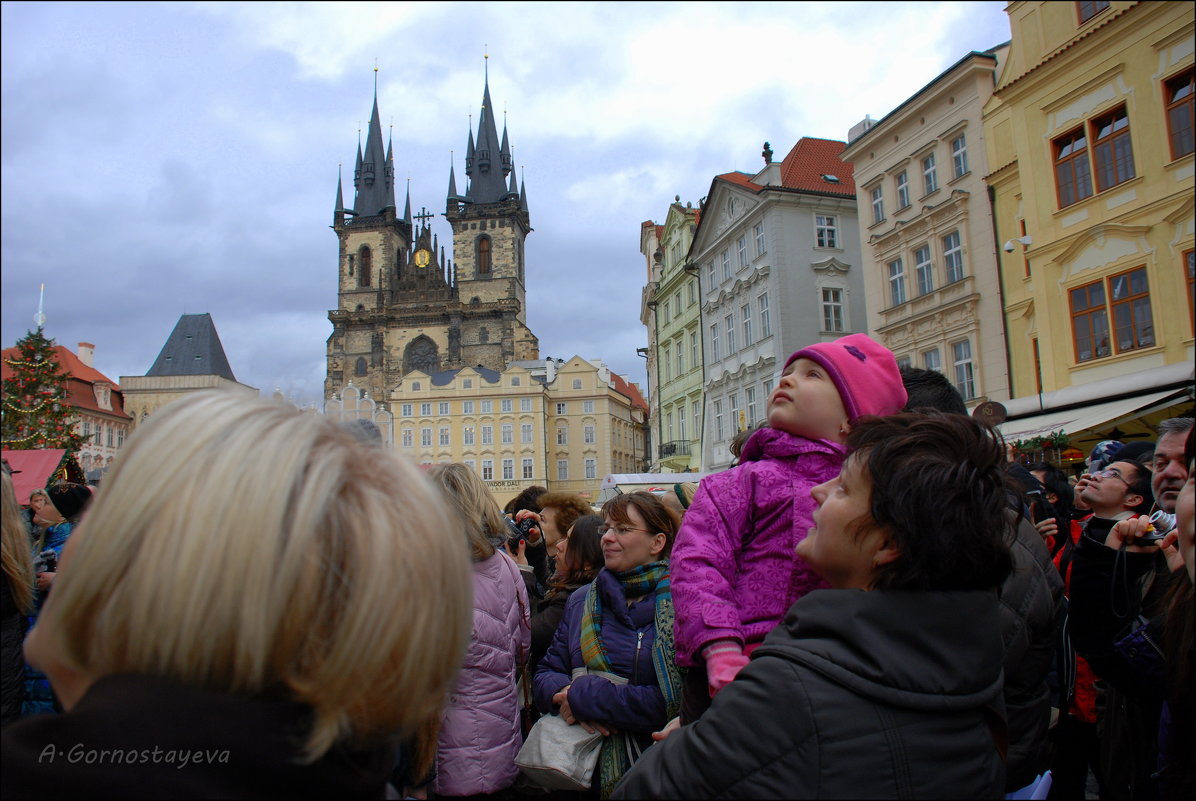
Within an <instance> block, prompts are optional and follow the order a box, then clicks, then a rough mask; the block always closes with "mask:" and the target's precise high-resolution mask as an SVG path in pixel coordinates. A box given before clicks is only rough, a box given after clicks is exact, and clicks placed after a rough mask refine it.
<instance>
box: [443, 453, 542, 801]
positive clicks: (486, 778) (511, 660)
mask: <svg viewBox="0 0 1196 801" xmlns="http://www.w3.org/2000/svg"><path fill="white" fill-rule="evenodd" d="M429 476H430V477H431V479H432V481H433V482H434V483H436V484H438V485H439V486H440V488H441V489H442V490H443V491H444V493H445V497H446V498H449V499H450V500H451V502H452V504H453V505H454V506H455V507H456V509H457V512H458V515H459V518H460V520H461V521H462V522H463V524H464V530H463V531H461V532H460V534H459V535H458V536H459V538H460V539H463V540H464V541H466V542H468V543H469V549H470V552H471V554H472V555H473V635H472V638H471V639H470V643H469V651H468V653H467V654H466V657H465V666H464V667H463V668H462V669H461V673H460V675H459V676H458V678H457V686H456V687H455V688H454V690H453V694H452V696H451V698H450V699H449V706H448V709H447V711H446V712H445V716H444V726H443V728H442V729H441V731H440V738H439V749H438V753H437V758H436V784H435V791H436V795H438V796H467V795H484V794H489V793H495V792H498V791H501V790H505V789H507V788H508V787H510V786H511V785H512V784H514V782H515V779H516V778H517V777H518V775H519V769H518V768H516V767H515V756H516V754H518V753H519V747H520V746H521V745H523V737H522V735H521V734H520V724H519V696H518V693H517V692H516V689H515V678H516V673H517V672H518V670H519V666H520V665H522V664H524V663H525V662H526V661H527V659H528V654H529V653H530V651H531V621H530V618H529V614H530V612H529V609H528V601H527V589H526V588H525V587H524V583H523V579H522V578H521V577H520V575H519V568H518V567H517V566H516V565H515V562H514V561H513V560H512V559H511V558H510V557H509V556H507V555H506V554H505V553H503V552H502V551H500V550H497V549H496V548H495V546H494V540H495V539H498V541H499V542H502V541H503V540H504V539H505V538H506V535H507V525H506V522H505V520H504V518H503V515H502V512H501V511H500V510H499V508H498V505H497V504H496V503H495V502H494V500H493V499H492V498H491V497H490V492H489V491H488V490H487V489H486V485H485V484H483V483H482V480H481V479H480V478H478V475H477V474H476V473H475V472H474V471H473V470H472V469H470V468H469V467H467V466H466V465H463V464H441V465H436V466H435V467H433V468H432V469H431V470H430V471H429Z"/></svg>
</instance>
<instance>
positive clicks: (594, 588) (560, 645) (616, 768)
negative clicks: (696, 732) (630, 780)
mask: <svg viewBox="0 0 1196 801" xmlns="http://www.w3.org/2000/svg"><path fill="white" fill-rule="evenodd" d="M602 517H603V526H602V528H601V529H600V531H601V532H602V557H603V562H604V567H603V569H602V570H600V571H599V572H598V575H597V577H596V578H595V579H594V581H593V582H592V583H591V584H590V585H589V587H588V588H586V589H585V590H584V591H578V592H575V593H573V595H572V596H570V598H569V601H568V603H567V604H566V606H565V615H564V619H563V620H562V622H561V625H560V626H559V627H558V628H557V630H556V635H555V636H554V637H553V641H552V645H550V646H549V648H548V652H547V653H546V654H545V655H544V658H543V659H542V660H540V665H539V667H538V669H537V670H536V675H535V698H536V705H537V706H538V707H539V709H540V711H541V712H542V713H544V714H548V713H557V714H559V715H560V716H561V717H562V718H564V719H565V721H566V722H567V723H569V724H573V725H578V726H581V727H582V728H584V729H585V730H586V731H588V732H593V731H598V732H601V734H602V735H603V737H604V738H605V739H604V741H603V744H602V752H601V756H600V757H599V759H598V767H597V768H596V769H595V771H594V779H593V784H592V786H591V792H592V793H593V794H595V795H599V794H600V795H601V797H603V798H606V797H608V796H609V795H610V792H611V790H613V789H614V786H615V784H617V783H618V781H619V779H620V778H622V776H623V774H624V773H625V772H626V771H627V769H628V768H630V767H631V765H632V763H633V762H634V761H635V760H636V759H638V758H639V755H640V753H641V752H642V751H643V750H644V749H645V748H647V747H648V746H650V745H651V744H652V732H653V731H656V730H658V729H660V728H662V727H663V726H664V725H665V723H666V722H667V721H669V720H670V719H672V718H673V717H675V716H676V715H677V711H678V709H679V707H680V703H681V678H680V675H679V673H678V671H677V666H676V653H675V650H674V647H673V624H674V616H673V601H672V595H671V593H670V591H669V561H668V558H669V552H670V551H671V550H672V547H673V540H674V538H675V537H676V535H677V528H678V520H677V518H676V517H675V516H674V515H673V513H672V512H671V511H669V509H667V508H666V507H665V505H664V504H663V503H662V502H661V501H660V499H659V498H657V497H656V496H654V495H652V494H650V493H646V492H633V493H630V494H626V495H619V496H616V497H615V498H612V499H611V500H609V501H607V502H606V504H605V505H604V506H603V507H602Z"/></svg>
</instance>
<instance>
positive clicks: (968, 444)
mask: <svg viewBox="0 0 1196 801" xmlns="http://www.w3.org/2000/svg"><path fill="white" fill-rule="evenodd" d="M847 446H848V449H849V451H850V452H851V454H850V456H848V458H847V460H846V461H845V462H844V465H843V472H842V473H841V475H840V476H839V477H837V478H835V479H833V480H831V481H828V482H826V483H824V484H819V485H818V486H816V487H814V489H813V490H812V491H811V495H812V496H813V498H814V500H815V501H816V502H817V504H818V509H817V511H815V512H814V528H812V529H811V530H810V533H809V536H807V537H806V538H805V539H804V540H802V541H801V542H800V543H799V544H798V546H797V553H798V555H799V556H800V557H802V558H803V559H805V560H807V562H809V564H810V566H811V567H813V568H814V569H815V570H817V571H818V572H819V573H820V574H821V575H822V576H823V577H824V578H825V579H827V581H828V582H829V583H830V584H831V587H832V589H828V590H814V591H812V592H810V593H808V594H807V595H805V596H803V597H802V598H800V599H798V601H797V602H796V603H794V604H793V606H792V607H790V609H789V612H788V613H787V614H786V616H785V619H784V621H783V622H782V623H781V625H780V626H778V627H777V628H775V629H773V631H772V632H771V633H769V634H768V635H767V637H765V639H764V643H763V645H761V646H760V647H759V648H757V649H756V650H755V651H754V652H753V654H752V660H751V662H750V663H749V664H748V665H747V667H745V668H743V670H742V671H740V673H739V674H738V676H737V677H736V678H735V680H734V681H732V682H731V683H730V684H728V685H727V686H726V687H725V688H724V689H723V690H722V691H721V692H720V693H719V695H718V697H717V698H716V699H715V702H714V704H713V705H712V706H711V707H710V709H709V710H708V711H707V712H706V713H705V714H704V715H703V716H702V718H701V720H700V721H698V722H697V723H695V724H693V725H690V726H683V727H681V728H680V729H679V730H677V731H675V732H673V733H672V734H670V735H669V736H668V739H666V740H664V741H662V742H660V743H658V744H657V746H656V747H654V748H652V749H650V750H648V751H647V752H646V753H645V754H644V755H643V757H642V758H641V759H640V760H639V762H637V763H636V765H635V766H634V767H632V769H631V770H630V771H629V773H628V774H627V776H626V777H625V778H624V780H623V782H622V783H621V784H620V785H619V786H618V787H617V788H616V790H615V792H614V797H616V798H725V797H729V796H735V797H743V798H780V797H784V798H815V797H821V798H840V797H841V798H898V797H902V798H904V797H910V798H999V797H1001V796H1002V795H1003V794H1004V792H1005V790H1004V787H1005V768H1004V765H1003V762H1002V754H1001V753H1000V752H999V750H998V748H999V746H998V744H997V737H996V732H997V731H998V730H999V729H1000V728H1002V727H1003V725H1004V721H1003V720H1002V717H1001V713H1000V706H1001V689H1002V679H1001V672H1002V670H1001V662H1002V655H1003V645H1002V640H1001V633H1000V623H999V620H1000V617H999V614H1000V612H999V599H998V598H997V593H996V592H995V590H996V588H997V587H998V586H999V585H1000V584H1001V582H1002V581H1003V580H1004V579H1005V577H1006V575H1007V574H1008V572H1009V570H1010V567H1011V564H1012V563H1011V559H1010V555H1009V550H1008V547H1007V546H1006V544H1005V535H1006V531H1007V529H1008V522H1007V518H1006V516H1005V504H1006V494H1005V493H1006V485H1005V472H1004V470H1003V469H1002V468H1003V465H1004V462H1005V453H1004V448H1003V447H1002V445H1001V443H1000V441H999V438H998V437H997V435H995V434H994V432H993V431H992V430H991V429H990V428H988V427H987V426H985V425H984V424H983V423H981V422H979V421H977V420H974V419H973V418H971V417H965V416H962V415H958V414H942V413H938V412H935V413H931V414H908V413H906V414H897V415H893V416H890V417H864V418H860V419H859V420H858V421H857V422H856V423H855V424H854V427H853V428H852V430H851V431H850V433H848V435H847ZM727 765H734V766H735V770H733V771H728V770H727V769H726V766H727Z"/></svg>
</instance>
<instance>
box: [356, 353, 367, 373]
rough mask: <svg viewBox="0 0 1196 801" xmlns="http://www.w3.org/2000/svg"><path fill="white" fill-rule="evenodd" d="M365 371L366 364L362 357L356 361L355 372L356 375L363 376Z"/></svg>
mask: <svg viewBox="0 0 1196 801" xmlns="http://www.w3.org/2000/svg"><path fill="white" fill-rule="evenodd" d="M365 369H366V363H365V357H364V356H363V357H362V358H360V359H358V360H357V371H356V372H357V375H365Z"/></svg>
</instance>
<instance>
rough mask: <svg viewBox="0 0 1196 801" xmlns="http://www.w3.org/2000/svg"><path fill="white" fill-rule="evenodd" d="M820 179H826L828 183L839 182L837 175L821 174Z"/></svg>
mask: <svg viewBox="0 0 1196 801" xmlns="http://www.w3.org/2000/svg"><path fill="white" fill-rule="evenodd" d="M822 180H824V181H826V182H827V183H828V184H837V183H839V176H837V175H823V176H822Z"/></svg>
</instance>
